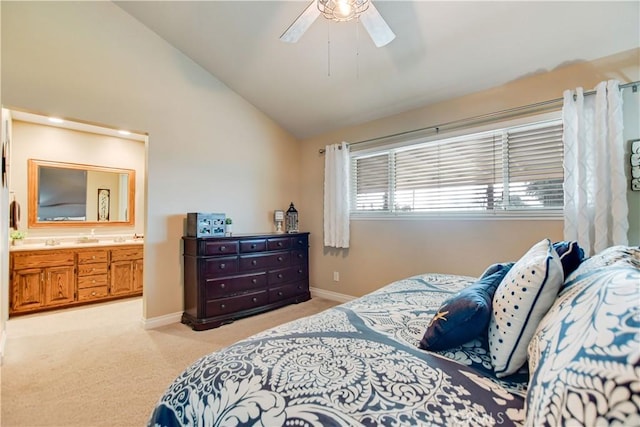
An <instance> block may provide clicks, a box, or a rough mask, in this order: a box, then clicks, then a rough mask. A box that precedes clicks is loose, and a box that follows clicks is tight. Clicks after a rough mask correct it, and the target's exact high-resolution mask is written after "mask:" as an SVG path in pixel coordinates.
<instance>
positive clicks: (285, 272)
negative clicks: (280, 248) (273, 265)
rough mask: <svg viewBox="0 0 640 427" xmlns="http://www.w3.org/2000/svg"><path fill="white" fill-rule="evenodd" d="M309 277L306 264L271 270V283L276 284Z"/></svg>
mask: <svg viewBox="0 0 640 427" xmlns="http://www.w3.org/2000/svg"><path fill="white" fill-rule="evenodd" d="M306 278H307V268H306V266H303V265H299V266H296V267H289V268H281V269H279V270H273V271H270V272H269V277H268V280H269V285H276V284H278V283H286V282H293V281H297V280H303V279H306Z"/></svg>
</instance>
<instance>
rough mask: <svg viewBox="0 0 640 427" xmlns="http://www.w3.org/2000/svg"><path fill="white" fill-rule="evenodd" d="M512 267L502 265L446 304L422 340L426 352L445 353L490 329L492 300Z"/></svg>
mask: <svg viewBox="0 0 640 427" xmlns="http://www.w3.org/2000/svg"><path fill="white" fill-rule="evenodd" d="M510 268H511V266H510V265H508V266H505V265H500V267H499V268H497V270H496V271H495V272H494V273H493V274H490V275H488V276H486V277H483V278H481V279H480V280H478V281H476V282H474V283H473V284H472V285H470V286H468V287H466V288H465V289H463V290H462V291H460V292H458V293H457V294H456V295H454V296H453V297H452V298H449V299H448V300H447V301H445V302H444V303H443V304H442V306H440V308H439V309H438V312H437V313H436V315H435V316H434V317H433V319H431V323H430V324H429V326H428V327H427V330H426V331H425V333H424V336H423V337H422V340H420V345H419V347H420V348H421V349H423V350H431V351H438V350H446V349H449V348H452V347H457V346H459V345H462V344H464V343H466V342H467V341H470V340H472V339H474V338H476V337H478V336H479V335H480V334H482V333H484V332H485V331H486V329H487V324H488V323H489V319H490V318H491V299H492V298H493V294H494V292H495V291H496V288H497V287H498V285H499V284H500V281H501V280H502V279H503V278H504V276H505V275H506V274H507V272H508V271H509V269H510Z"/></svg>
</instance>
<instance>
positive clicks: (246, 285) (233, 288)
mask: <svg viewBox="0 0 640 427" xmlns="http://www.w3.org/2000/svg"><path fill="white" fill-rule="evenodd" d="M266 286H267V273H258V274H251V275H247V276H239V277H230V278H228V279H207V281H206V285H205V299H206V300H207V301H208V300H210V299H214V298H222V297H227V296H231V295H235V294H240V293H244V292H247V291H252V290H258V289H265V288H266Z"/></svg>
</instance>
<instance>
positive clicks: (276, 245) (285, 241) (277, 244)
mask: <svg viewBox="0 0 640 427" xmlns="http://www.w3.org/2000/svg"><path fill="white" fill-rule="evenodd" d="M290 247H291V238H290V237H273V238H271V239H267V250H268V251H277V250H279V249H289V248H290Z"/></svg>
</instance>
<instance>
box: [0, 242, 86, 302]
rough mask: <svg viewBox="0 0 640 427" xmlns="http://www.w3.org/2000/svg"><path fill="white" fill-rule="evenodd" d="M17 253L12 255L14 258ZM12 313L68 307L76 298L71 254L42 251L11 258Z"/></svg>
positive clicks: (73, 265) (70, 252) (73, 262)
mask: <svg viewBox="0 0 640 427" xmlns="http://www.w3.org/2000/svg"><path fill="white" fill-rule="evenodd" d="M13 254H14V253H12V255H13ZM11 260H12V280H11V290H12V295H11V300H10V301H11V304H10V313H11V312H27V311H33V310H39V309H42V308H50V307H57V306H60V305H64V304H68V303H71V302H73V301H74V299H75V274H74V270H75V261H74V260H75V258H74V253H73V252H72V251H55V252H53V253H51V254H45V253H42V252H41V251H38V252H36V253H33V254H31V255H30V256H12V257H11Z"/></svg>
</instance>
